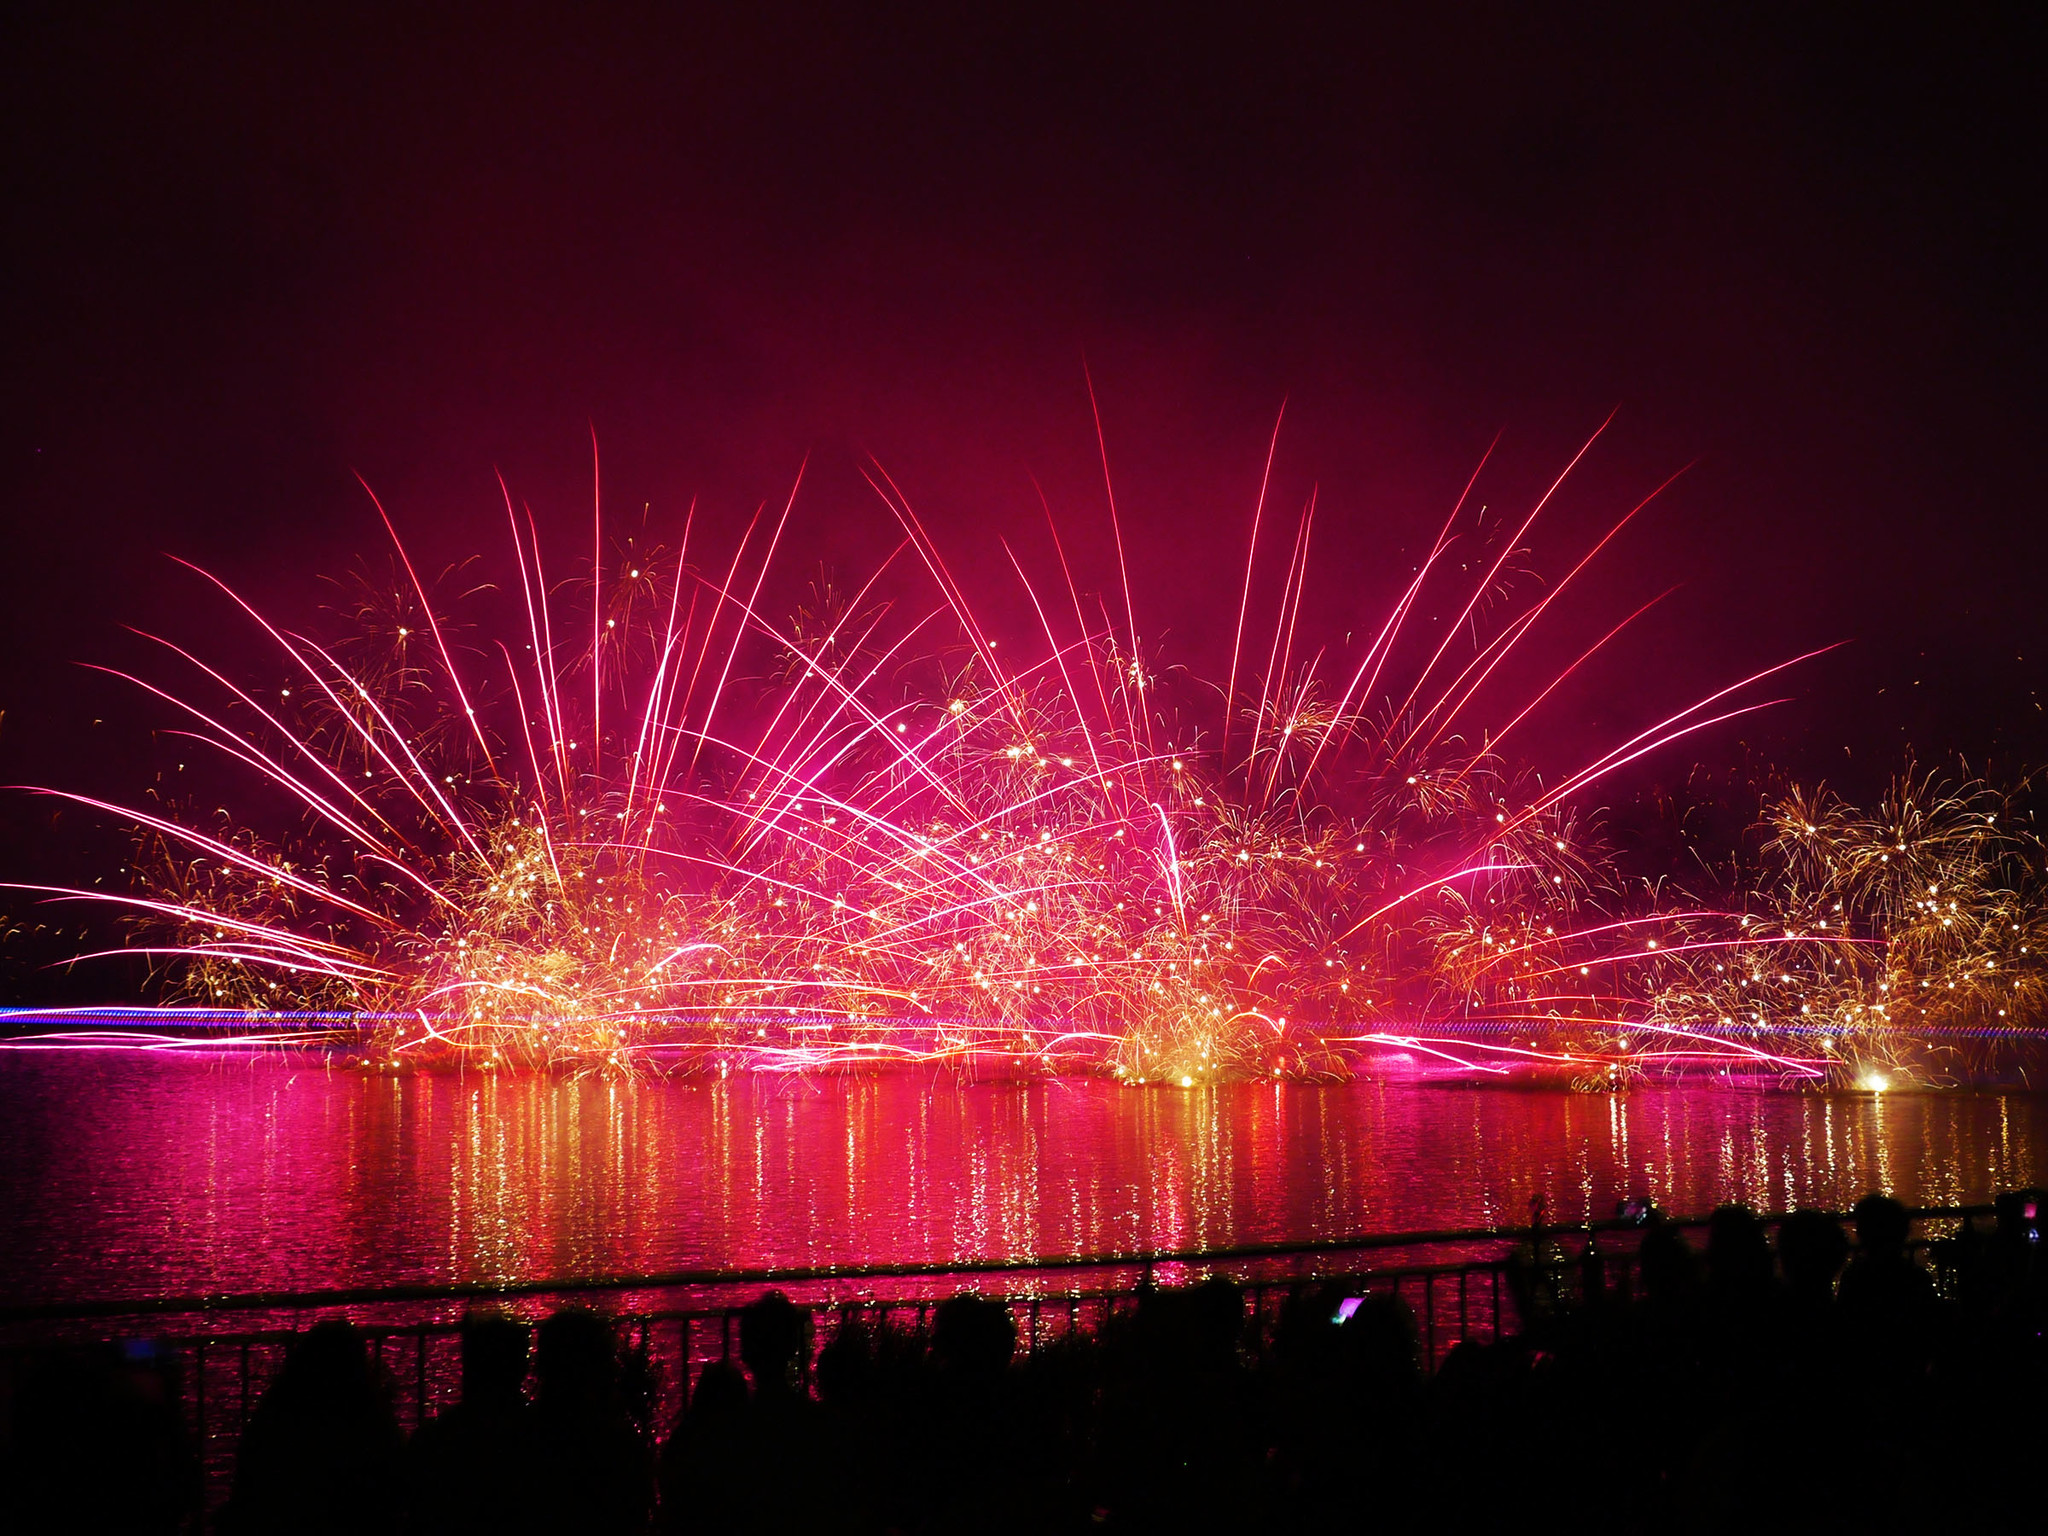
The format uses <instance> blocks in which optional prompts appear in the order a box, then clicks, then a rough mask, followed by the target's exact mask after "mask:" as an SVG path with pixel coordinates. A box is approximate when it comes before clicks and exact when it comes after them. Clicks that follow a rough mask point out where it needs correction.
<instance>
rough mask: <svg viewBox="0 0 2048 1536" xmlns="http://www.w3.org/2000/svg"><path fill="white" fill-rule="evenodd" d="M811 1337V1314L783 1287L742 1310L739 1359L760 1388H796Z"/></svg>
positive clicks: (772, 1390) (765, 1390) (761, 1389)
mask: <svg viewBox="0 0 2048 1536" xmlns="http://www.w3.org/2000/svg"><path fill="white" fill-rule="evenodd" d="M810 1341H811V1320H810V1317H809V1315H808V1314H807V1313H805V1312H804V1311H803V1310H802V1309H801V1308H799V1307H798V1306H797V1305H796V1303H795V1302H793V1301H791V1300H790V1299H789V1298H788V1297H787V1296H785V1295H783V1294H782V1292H780V1291H770V1292H768V1294H767V1295H765V1296H763V1297H762V1298H761V1299H760V1300H759V1301H756V1302H754V1303H753V1304H752V1305H751V1306H749V1307H748V1308H747V1309H746V1310H745V1311H744V1312H742V1313H740V1359H741V1360H742V1361H744V1362H745V1363H746V1367H747V1374H748V1375H749V1376H751V1377H753V1378H754V1390H755V1391H757V1392H776V1391H783V1390H791V1389H794V1388H795V1386H796V1383H797V1376H798V1372H799V1370H800V1369H801V1367H802V1364H803V1359H804V1352H805V1351H806V1350H807V1349H808V1348H809V1346H810Z"/></svg>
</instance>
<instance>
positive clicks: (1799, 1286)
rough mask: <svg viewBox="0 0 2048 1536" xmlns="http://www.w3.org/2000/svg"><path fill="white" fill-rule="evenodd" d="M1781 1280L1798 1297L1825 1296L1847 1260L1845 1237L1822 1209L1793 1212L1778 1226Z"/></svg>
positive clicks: (1830, 1290)
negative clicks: (1783, 1275)
mask: <svg viewBox="0 0 2048 1536" xmlns="http://www.w3.org/2000/svg"><path fill="white" fill-rule="evenodd" d="M1778 1260H1779V1262H1780V1263H1781V1264H1783V1265H1784V1266H1785V1283H1786V1284H1787V1285H1789V1286H1791V1287H1792V1289H1793V1290H1794V1291H1795V1292H1796V1293H1798V1294H1799V1295H1801V1296H1810V1297H1827V1296H1832V1295H1833V1294H1834V1290H1835V1277H1836V1276H1837V1275H1839V1274H1841V1272H1842V1266H1843V1265H1844V1264H1846V1263H1847V1262H1848V1261H1849V1238H1848V1235H1847V1234H1846V1233H1844V1232H1843V1231H1842V1224H1841V1222H1839V1221H1837V1220H1836V1219H1835V1218H1834V1217H1833V1216H1831V1215H1829V1214H1828V1213H1827V1212H1826V1211H1794V1212H1793V1213H1792V1214H1791V1215H1790V1216H1787V1217H1786V1218H1785V1224H1784V1225H1783V1226H1782V1227H1780V1228H1779V1229H1778Z"/></svg>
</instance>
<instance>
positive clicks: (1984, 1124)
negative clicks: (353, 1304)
mask: <svg viewBox="0 0 2048 1536" xmlns="http://www.w3.org/2000/svg"><path fill="white" fill-rule="evenodd" d="M0 1112H4V1113H5V1114H6V1116H7V1119H8V1123H9V1128H10V1130H9V1146H10V1152H9V1156H8V1157H7V1158H6V1159H5V1160H4V1161H0V1230H4V1231H5V1232H6V1233H7V1234H8V1237H9V1242H8V1243H7V1244H6V1245H5V1246H4V1248H0V1297H4V1299H6V1300H9V1301H26V1300H42V1299H55V1298H68V1297H84V1296H90V1295H110V1294H114V1295H129V1294H142V1293H148V1292H164V1291H169V1292H191V1291H222V1290H226V1291H240V1290H256V1289H265V1288H272V1287H275V1288H293V1289H298V1288H317V1287H326V1286H343V1285H348V1286H354V1285H371V1284H378V1283H384V1282H396V1281H413V1280H510V1279H524V1278H541V1277H566V1276H575V1275H592V1274H616V1273H630V1272H648V1271H656V1270H664V1269H675V1268H684V1267H699V1266H706V1267H709V1266H726V1265H753V1264H770V1263H773V1264H807V1263H858V1262H876V1263H880V1262H896V1261H923V1260H927V1259H928V1260H931V1261H933V1262H935V1263H943V1262H947V1261H954V1260H965V1259H981V1258H1007V1257H1024V1256H1030V1255H1042V1254H1061V1253H1068V1254H1071V1253H1080V1252H1101V1251H1104V1250H1109V1249H1125V1250H1129V1249H1134V1248H1151V1247H1168V1248H1172V1247H1185V1246H1193V1245H1214V1246H1222V1245H1229V1244H1235V1243H1248V1242H1260V1241H1275V1240H1287V1239H1305V1238H1318V1237H1337V1236H1345V1235H1352V1234H1357V1233H1363V1232H1376V1231H1378V1232H1384V1231H1401V1230H1415V1229H1420V1228H1447V1227H1468V1226H1476V1225H1482V1224H1486V1223H1491V1222H1505V1223H1517V1222H1520V1221H1522V1220H1524V1219H1526V1213H1527V1210H1528V1204H1529V1201H1530V1199H1531V1198H1532V1197H1534V1196H1537V1195H1541V1196H1543V1197H1544V1198H1545V1200H1546V1201H1547V1203H1548V1207H1549V1210H1550V1211H1551V1213H1552V1215H1553V1218H1554V1219H1560V1220H1576V1219H1579V1218H1583V1217H1586V1216H1607V1215H1611V1214H1612V1213H1613V1210H1614V1207H1615V1204H1616V1202H1617V1201H1619V1200H1620V1199H1622V1198H1624V1197H1625V1196H1628V1195H1631V1194H1639V1193H1647V1194H1649V1195H1650V1196H1652V1197H1653V1198H1654V1199H1656V1200H1657V1201H1658V1203H1659V1204H1661V1205H1663V1206H1665V1207H1666V1208H1667V1209H1670V1210H1673V1211H1676V1212H1681V1213H1693V1212H1701V1211H1704V1210H1706V1209H1709V1208H1710V1207H1712V1206H1713V1205H1715V1204H1717V1203H1719V1202H1721V1201H1724V1200H1744V1201H1747V1202H1749V1203H1750V1204H1752V1205H1755V1206H1757V1207H1759V1208H1765V1209H1783V1208H1786V1207H1788V1206H1791V1205H1794V1204H1799V1203H1817V1204H1826V1205H1831V1206H1836V1207H1840V1206H1844V1205H1846V1204H1848V1203H1849V1202H1851V1201H1853V1200H1854V1199H1855V1198H1856V1197H1858V1196H1859V1195H1861V1194H1863V1193H1865V1192H1866V1191H1868V1190H1870V1189H1872V1188H1878V1187H1882V1188H1888V1189H1891V1190H1893V1191H1894V1192H1896V1193H1897V1194H1899V1195H1900V1196H1901V1197H1902V1198H1904V1199H1906V1200H1908V1201H1909V1202H1925V1203H1944V1202H1953V1201H1967V1200H1979V1199H1984V1198H1986V1197H1988V1196H1989V1195H1990V1194H1991V1193H1992V1192H1994V1191H1996V1190H1998V1189H2005V1188H2016V1187H2020V1186H2022V1185H2027V1184H2034V1183H2039V1182H2041V1180H2042V1179H2043V1177H2044V1175H2048V1159H2044V1158H2043V1156H2042V1154H2041V1150H2040V1148H2041V1146H2042V1136H2043V1132H2044V1131H2048V1100H2044V1099H2041V1098H2038V1097H2033V1096H2027V1095H2016V1094H2015V1095H1992V1094H1972V1095H1945V1096H1934V1095H1924V1096H1920V1095H1890V1094H1887V1095H1881V1096H1867V1095H1866V1096H1834V1097H1828V1096H1820V1095H1810V1094H1789V1093H1771V1092H1758V1091H1750V1090H1745V1089H1734V1088H1730V1089H1713V1088H1704V1087H1700V1086H1688V1087H1648V1088H1639V1089H1636V1090H1632V1091H1630V1092H1627V1093H1624V1094H1568V1093H1560V1092H1547V1091H1515V1090H1489V1089H1484V1088H1474V1087H1470V1086H1425V1085H1420V1084H1417V1083H1414V1082H1401V1081H1359V1082H1355V1083H1351V1084H1346V1085H1341V1086H1328V1087H1316V1086H1307V1085H1301V1084H1279V1083H1275V1084H1244V1085H1237V1086H1233V1087H1224V1088H1217V1089H1209V1090H1196V1091H1192V1092H1176V1091H1169V1090H1133V1089H1127V1088H1119V1087H1116V1086H1115V1085H1113V1084H1110V1083H1107V1082H1102V1081H1097V1080H1084V1081H1064V1082H1050V1083H1039V1084H1033V1085H1030V1086H1016V1085H1004V1084H987V1085H978V1086H972V1085H970V1086H963V1085H960V1084H958V1083H955V1082H951V1081H941V1082H937V1083H931V1082H927V1081H925V1080H922V1079H918V1078H913V1077H909V1076H896V1077H880V1078H867V1079H852V1080H843V1079H835V1080H823V1081H820V1080H813V1079H808V1078H803V1077H796V1078H786V1079H767V1078H739V1077H736V1078H733V1079H730V1080H727V1081H723V1082H719V1081H698V1082H694V1083H684V1082H664V1081H658V1080H652V1079H644V1080H634V1079H624V1080H621V1079H611V1080H601V1079H584V1080H582V1081H569V1080H565V1079H557V1078H546V1077H520V1078H505V1077H498V1078H493V1077H489V1076H479V1075H471V1076H469V1077H467V1078H460V1077H456V1076H426V1075H422V1076H407V1077H393V1076H365V1075H362V1074H360V1073H352V1072H347V1071H342V1070H334V1071H329V1070H326V1069H325V1068H324V1067H322V1066H321V1065H319V1064H317V1063H312V1062H309V1061H307V1060H306V1059H304V1058H301V1059H297V1060H284V1059H278V1058H268V1057H265V1058H256V1059H247V1058H230V1057H214V1058H210V1059H200V1058H191V1057H182V1058H181V1057H165V1056H162V1055H155V1056H145V1055H137V1054H133V1053H121V1054H106V1055H101V1054H93V1055H84V1054H78V1053H34V1054H26V1053H24V1054H12V1055H8V1056H4V1057H0Z"/></svg>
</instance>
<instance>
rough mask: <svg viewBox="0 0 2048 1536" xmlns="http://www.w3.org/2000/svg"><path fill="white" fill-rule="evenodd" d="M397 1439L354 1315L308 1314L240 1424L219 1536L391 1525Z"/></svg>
mask: <svg viewBox="0 0 2048 1536" xmlns="http://www.w3.org/2000/svg"><path fill="white" fill-rule="evenodd" d="M402 1447H403V1441H402V1440H401V1438H400V1435H399V1430H398V1417H397V1415H396V1414H395V1413H394V1412H393V1411H392V1407H391V1397H390V1394H389V1392H388V1391H387V1390H386V1389H385V1385H384V1383H383V1381H382V1380H381V1379H380V1378H379V1376H378V1373H377V1372H376V1371H375V1370H373V1368H372V1367H371V1364H370V1358H369V1352H368V1350H367V1349H366V1348H365V1347H364V1344H363V1338H362V1335H361V1334H360V1333H359V1332H357V1330H356V1328H355V1326H354V1324H352V1323H348V1322H343V1321H340V1320H333V1321H328V1322H323V1323H316V1324H315V1325H314V1326H313V1327H312V1328H310V1329H308V1330H307V1331H306V1332H305V1333H304V1334H302V1335H300V1336H299V1338H298V1339H297V1341H296V1342H295V1343H293V1345H292V1346H291V1349H290V1352H289V1353H288V1354H287V1355H286V1357H285V1363H284V1368H283V1369H282V1370H281V1371H279V1372H278V1375H277V1379H276V1380H275V1381H273V1382H272V1383H271V1384H270V1386H269V1387H268V1388H267V1389H266V1390H265V1391H264V1393H263V1396H262V1398H261V1399H260V1400H259V1401H258V1403H257V1405H256V1411H255V1413H254V1414H253V1415H251V1417H250V1420H249V1427H248V1428H247V1429H246V1430H245V1431H243V1434H242V1444H241V1448H240V1451H239V1453H238V1455H237V1456H236V1460H235V1481H234V1489H233V1491H232V1493H231V1494H230V1495H229V1498H228V1502H227V1505H226V1506H225V1507H224V1508H223V1509H222V1510H221V1516H220V1527H219V1528H220V1530H221V1531H223V1532H225V1533H228V1536H269V1533H273V1532H275V1533H285V1532H290V1533H293V1536H324V1533H326V1532H334V1533H336V1536H341V1533H344V1532H347V1533H375V1532H380V1531H390V1530H393V1529H395V1528H396V1526H397V1524H398V1511H399V1474H400V1456H401V1452H402Z"/></svg>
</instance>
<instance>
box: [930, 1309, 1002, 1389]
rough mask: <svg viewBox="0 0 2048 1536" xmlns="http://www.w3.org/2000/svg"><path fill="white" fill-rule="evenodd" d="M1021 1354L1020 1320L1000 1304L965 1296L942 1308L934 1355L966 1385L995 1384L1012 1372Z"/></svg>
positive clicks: (934, 1334) (936, 1324) (935, 1330)
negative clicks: (1012, 1361) (1014, 1360)
mask: <svg viewBox="0 0 2048 1536" xmlns="http://www.w3.org/2000/svg"><path fill="white" fill-rule="evenodd" d="M1016 1352H1017V1320H1016V1319H1015V1318H1013V1317H1011V1316H1010V1309H1009V1308H1008V1307H1006V1306H1004V1305H1003V1304H1002V1303H1001V1302H999V1301H990V1300H988V1299H987V1298H986V1297H983V1296H972V1295H968V1294H967V1293H965V1292H962V1293H961V1294H960V1295H958V1296H949V1297H947V1298H946V1300H944V1301H943V1302H941V1303H940V1304H939V1311H938V1316H937V1318H936V1319H935V1320H934V1322H933V1325H932V1355H933V1357H934V1358H935V1359H936V1360H937V1362H938V1365H939V1368H940V1369H941V1370H942V1371H945V1372H946V1373H947V1374H948V1375H951V1376H953V1377H954V1378H955V1379H957V1380H962V1381H981V1382H986V1381H991V1380H993V1379H995V1378H997V1377H999V1376H1001V1375H1002V1374H1003V1372H1004V1371H1006V1370H1008V1369H1009V1365H1010V1357H1011V1356H1012V1355H1013V1354H1015V1353H1016Z"/></svg>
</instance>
